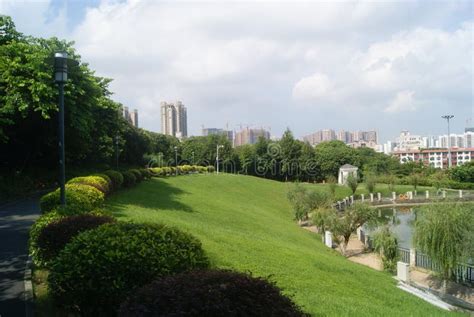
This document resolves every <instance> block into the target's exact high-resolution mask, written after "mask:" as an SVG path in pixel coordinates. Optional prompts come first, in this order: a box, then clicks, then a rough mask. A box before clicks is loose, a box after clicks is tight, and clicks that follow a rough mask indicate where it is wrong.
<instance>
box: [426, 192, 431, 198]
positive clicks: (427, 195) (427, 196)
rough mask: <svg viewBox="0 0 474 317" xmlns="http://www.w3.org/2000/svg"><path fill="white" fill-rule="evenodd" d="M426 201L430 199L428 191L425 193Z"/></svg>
mask: <svg viewBox="0 0 474 317" xmlns="http://www.w3.org/2000/svg"><path fill="white" fill-rule="evenodd" d="M426 199H430V191H429V190H427V191H426Z"/></svg>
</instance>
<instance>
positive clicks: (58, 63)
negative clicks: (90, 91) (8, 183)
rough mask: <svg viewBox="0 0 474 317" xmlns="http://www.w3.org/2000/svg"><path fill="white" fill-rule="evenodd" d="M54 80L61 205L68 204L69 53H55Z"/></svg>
mask: <svg viewBox="0 0 474 317" xmlns="http://www.w3.org/2000/svg"><path fill="white" fill-rule="evenodd" d="M54 81H55V82H56V84H58V89H59V113H58V116H59V129H58V139H59V143H58V145H59V188H60V202H61V206H65V205H66V186H65V183H66V162H65V150H64V84H65V83H66V81H67V53H66V52H58V53H56V54H54Z"/></svg>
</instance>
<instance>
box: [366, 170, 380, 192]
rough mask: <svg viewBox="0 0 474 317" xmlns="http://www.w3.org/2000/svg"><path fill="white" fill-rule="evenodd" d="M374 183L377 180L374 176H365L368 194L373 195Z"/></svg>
mask: <svg viewBox="0 0 474 317" xmlns="http://www.w3.org/2000/svg"><path fill="white" fill-rule="evenodd" d="M376 183H377V180H376V178H375V176H374V175H372V174H370V175H366V176H365V187H367V190H368V191H369V193H375V186H376Z"/></svg>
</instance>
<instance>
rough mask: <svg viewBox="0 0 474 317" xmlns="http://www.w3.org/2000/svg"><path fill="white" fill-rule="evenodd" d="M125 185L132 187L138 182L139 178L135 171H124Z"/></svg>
mask: <svg viewBox="0 0 474 317" xmlns="http://www.w3.org/2000/svg"><path fill="white" fill-rule="evenodd" d="M122 175H123V187H132V186H133V185H135V184H136V183H137V178H136V176H135V174H134V173H132V172H130V171H126V172H123V174H122Z"/></svg>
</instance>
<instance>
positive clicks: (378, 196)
mask: <svg viewBox="0 0 474 317" xmlns="http://www.w3.org/2000/svg"><path fill="white" fill-rule="evenodd" d="M377 200H378V201H381V200H382V194H381V193H377Z"/></svg>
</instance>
